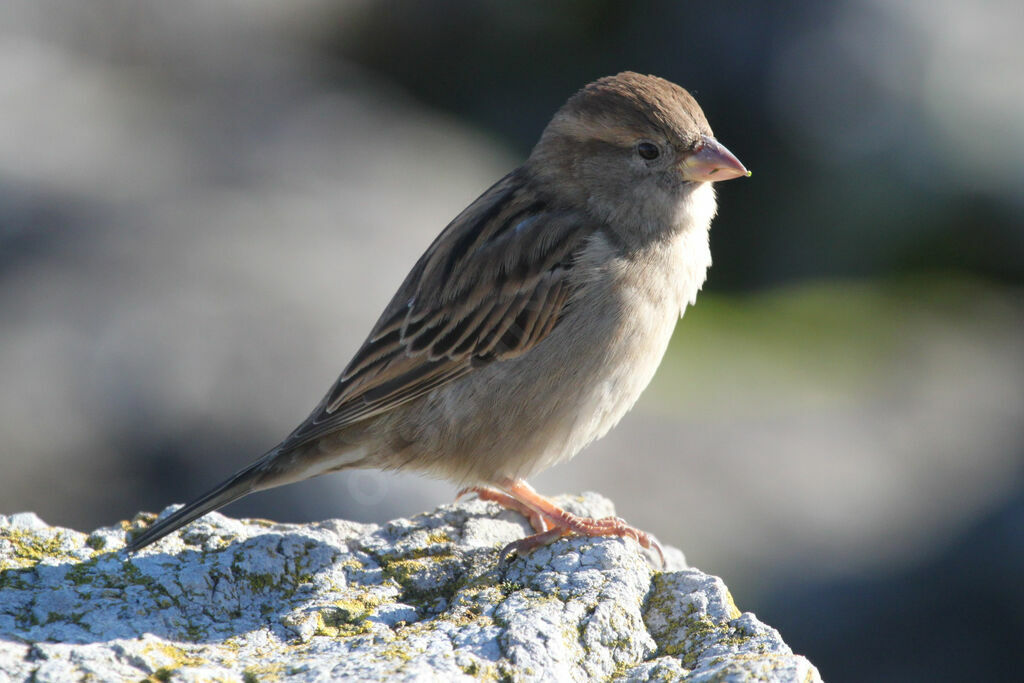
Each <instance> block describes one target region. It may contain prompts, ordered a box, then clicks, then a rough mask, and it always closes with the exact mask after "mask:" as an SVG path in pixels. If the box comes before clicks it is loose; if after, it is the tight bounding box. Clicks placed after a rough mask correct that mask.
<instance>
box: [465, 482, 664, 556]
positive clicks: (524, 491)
mask: <svg viewBox="0 0 1024 683" xmlns="http://www.w3.org/2000/svg"><path fill="white" fill-rule="evenodd" d="M467 493H476V494H477V496H479V497H480V499H481V500H489V501H493V502H495V503H498V504H499V505H502V506H503V507H506V508H509V509H511V510H515V511H516V512H519V513H520V514H522V515H523V516H525V517H526V518H527V519H528V520H530V526H532V527H533V530H534V531H535V532H537V533H535V534H533V535H532V536H527V537H526V538H523V539H520V540H518V541H513V542H512V543H509V544H508V545H506V546H505V547H504V548H502V550H501V556H500V557H501V560H502V561H503V562H504V561H505V560H506V559H507V558H508V557H509V556H510V555H511V554H512V553H516V554H519V555H526V554H529V553H531V552H533V551H534V550H536V549H537V548H540V547H542V546H545V545H548V544H550V543H552V542H554V541H556V540H558V539H559V538H561V537H563V536H567V535H569V534H579V535H581V536H619V537H622V538H632V539H633V540H634V541H636V542H637V543H639V544H640V546H641V547H643V548H647V549H649V550H654V551H655V552H656V553H657V554H658V559H659V560H660V561H661V566H662V567H664V566H665V553H664V552H663V551H662V549H661V545H659V544H658V541H657V539H655V538H654V537H653V536H651V535H650V534H648V533H647V532H645V531H641V530H640V529H637V528H636V527H632V526H630V525H628V524H626V522H625V521H624V520H622V519H621V518H619V517H603V518H601V519H592V518H590V517H580V516H578V515H574V514H572V513H571V512H568V511H566V510H564V509H562V508H561V507H559V506H558V505H556V504H555V503H554V502H552V501H551V500H550V499H548V498H545V497H544V496H542V495H540V494H539V493H537V492H536V491H535V490H534V489H533V487H532V486H530V485H529V484H527V483H526V482H525V481H523V480H522V479H514V480H505V481H502V482H501V483H500V489H498V488H490V487H482V486H478V487H473V488H468V489H463V490H462V491H460V492H459V495H460V496H461V495H463V494H467Z"/></svg>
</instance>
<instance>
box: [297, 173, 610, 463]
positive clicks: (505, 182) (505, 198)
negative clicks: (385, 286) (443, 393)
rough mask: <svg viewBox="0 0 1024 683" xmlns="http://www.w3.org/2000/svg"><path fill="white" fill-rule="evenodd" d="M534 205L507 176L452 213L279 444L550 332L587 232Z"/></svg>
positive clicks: (305, 437) (372, 410) (334, 425)
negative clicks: (362, 338)
mask: <svg viewBox="0 0 1024 683" xmlns="http://www.w3.org/2000/svg"><path fill="white" fill-rule="evenodd" d="M537 197H538V194H537V192H536V190H530V191H527V187H526V182H525V180H524V176H523V174H522V172H521V171H514V172H512V173H510V174H509V175H508V176H506V177H505V178H503V179H502V180H501V181H499V182H498V183H496V184H495V185H494V186H493V187H491V188H490V189H489V190H488V191H487V192H485V193H484V194H483V195H482V196H481V197H480V198H479V199H477V200H476V201H475V202H473V204H471V205H470V206H469V207H467V208H466V209H465V210H464V211H463V212H462V213H461V214H459V216H457V217H456V218H455V220H453V221H452V222H451V223H450V224H449V225H448V227H447V228H445V230H444V231H443V232H442V233H441V234H440V235H439V236H438V237H437V239H436V240H434V243H433V244H432V245H431V246H430V247H429V248H428V249H427V251H426V253H424V254H423V256H422V257H421V258H420V260H419V261H418V262H417V263H416V266H415V267H414V268H413V269H412V272H410V273H409V275H408V277H407V278H406V280H405V282H404V283H403V284H402V286H401V288H400V289H399V290H398V293H397V294H396V295H395V297H394V298H393V299H392V300H391V303H390V304H388V307H387V308H386V309H385V311H384V314H383V315H382V316H381V318H380V320H378V321H377V324H376V325H375V326H374V328H373V331H372V332H371V333H370V336H369V337H368V338H367V340H366V341H365V342H364V343H363V345H362V347H361V348H360V349H359V351H358V352H357V353H356V355H355V357H354V358H353V359H352V361H351V362H350V363H349V364H348V367H346V368H345V371H344V372H343V373H342V375H341V377H339V378H338V381H337V382H336V383H335V384H334V386H333V387H332V388H331V390H330V391H329V392H328V393H327V395H326V396H325V397H324V399H323V401H322V402H321V403H320V406H319V407H318V408H317V409H316V410H315V411H314V412H313V414H312V415H310V417H309V418H308V419H307V420H306V421H305V422H304V423H303V424H302V425H300V426H299V427H298V428H297V429H296V430H295V431H294V432H293V433H292V434H291V435H290V436H289V437H288V439H286V440H285V442H284V444H283V445H284V446H285V447H289V446H298V445H300V444H302V443H307V442H309V441H311V440H313V439H316V438H319V437H321V436H324V435H326V434H328V433H330V432H333V431H336V430H338V429H341V428H343V427H345V426H347V425H350V424H352V423H354V422H357V421H359V420H363V419H366V418H368V417H372V416H374V415H379V414H381V413H383V412H386V411H388V410H391V409H393V408H395V407H396V406H399V405H401V404H403V403H406V402H408V401H411V400H413V399H415V398H418V397H420V396H423V395H425V394H426V393H428V392H430V391H432V390H433V389H436V388H437V387H439V386H442V385H444V384H446V383H448V382H451V381H452V380H454V379H456V378H458V377H462V376H463V375H466V374H468V373H470V372H473V370H474V369H476V368H478V367H480V366H482V365H485V364H487V363H491V362H500V361H502V360H507V359H509V358H514V357H516V356H519V355H521V354H523V353H526V352H527V351H529V350H530V349H531V348H533V347H534V346H536V345H537V344H538V343H539V342H540V341H541V340H543V339H544V338H545V337H546V336H547V335H548V334H550V332H551V330H552V329H554V327H555V326H556V325H557V324H558V322H559V320H560V318H561V316H562V314H563V312H564V310H565V308H566V304H567V303H568V302H569V300H570V295H571V293H572V292H571V289H572V285H571V283H570V280H569V277H568V274H569V271H570V270H571V269H572V267H573V265H574V261H575V255H576V253H577V252H578V250H579V249H580V248H582V246H583V244H584V243H585V240H586V237H587V236H588V235H589V234H591V233H592V232H594V228H593V227H592V226H591V224H590V223H589V222H588V221H584V220H581V218H580V216H579V214H577V213H573V212H569V211H563V210H559V209H558V208H557V207H554V206H553V205H552V204H551V202H549V201H547V200H544V199H538V198H537Z"/></svg>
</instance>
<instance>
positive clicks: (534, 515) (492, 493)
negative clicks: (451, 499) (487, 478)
mask: <svg viewBox="0 0 1024 683" xmlns="http://www.w3.org/2000/svg"><path fill="white" fill-rule="evenodd" d="M471 493H475V494H476V497H477V498H479V499H480V500H487V501H490V502H492V503H497V504H498V505H500V506H502V507H503V508H508V509H509V510H514V511H515V512H518V513H519V514H521V515H522V516H523V517H526V519H527V520H529V522H530V526H532V527H533V530H534V531H536V532H537V533H538V534H542V533H544V532H546V531H548V530H549V529H550V528H551V525H550V524H548V520H547V519H546V518H545V517H544V515H542V514H541V513H539V512H537V511H536V510H534V509H533V508H531V507H529V506H528V505H524V504H523V503H520V502H519V501H518V500H516V499H515V498H513V497H512V496H510V495H508V494H507V493H503V492H502V491H499V490H498V489H492V488H490V487H488V486H470V487H467V488H464V489H462V490H461V491H459V492H458V493H457V494H456V495H455V500H458V499H459V498H462V497H463V496H468V495H469V494H471Z"/></svg>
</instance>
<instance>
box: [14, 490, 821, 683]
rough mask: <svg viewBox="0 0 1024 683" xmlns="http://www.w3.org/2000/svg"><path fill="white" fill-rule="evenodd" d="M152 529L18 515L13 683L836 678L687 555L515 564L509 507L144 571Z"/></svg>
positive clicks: (248, 530) (214, 533) (336, 525)
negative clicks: (137, 538)
mask: <svg viewBox="0 0 1024 683" xmlns="http://www.w3.org/2000/svg"><path fill="white" fill-rule="evenodd" d="M561 502H562V503H563V504H564V505H565V506H566V507H567V508H569V509H571V510H573V511H575V512H577V513H580V514H587V515H598V516H603V515H608V514H612V512H613V511H612V509H611V504H610V503H609V502H608V501H607V500H606V499H603V498H601V497H599V496H597V495H594V494H585V495H584V496H582V497H571V498H570V497H566V498H562V499H561ZM171 509H173V508H169V509H168V511H170V510H171ZM151 519H152V516H151V515H140V516H138V517H137V518H136V519H135V520H133V522H132V523H124V524H122V525H121V526H116V527H108V528H103V529H98V530H96V531H94V532H93V533H92V534H89V535H86V534H82V533H79V532H77V531H72V530H69V529H62V528H56V527H50V526H48V525H46V524H45V523H44V522H42V521H41V520H40V519H39V518H38V517H36V516H35V515H34V514H31V513H23V514H17V515H11V516H6V517H5V516H0V683H5V682H6V681H28V680H32V681H38V682H43V681H73V680H77V681H82V680H97V681H117V680H131V681H138V680H140V679H144V680H152V681H208V680H218V681H240V682H246V683H249V682H252V681H263V680H268V681H274V680H289V681H292V680H294V681H328V680H385V679H386V680H471V679H481V678H482V679H498V680H557V681H572V680H594V679H605V680H606V679H615V680H619V679H622V680H634V681H646V680H673V679H685V680H692V681H747V680H758V681H765V680H773V681H774V680H779V681H817V680H820V677H819V676H818V672H817V670H816V669H815V668H814V666H813V665H811V663H810V662H808V661H807V660H806V659H805V658H803V657H800V656H797V655H794V654H793V653H792V651H791V650H790V649H789V647H787V646H786V644H785V643H784V642H783V641H782V638H781V637H780V636H779V633H778V632H777V631H775V630H774V629H772V628H770V627H768V626H766V625H764V624H762V623H761V622H760V621H758V620H757V618H756V617H755V616H754V615H753V614H749V613H748V614H741V613H740V611H739V610H738V609H737V608H736V606H735V605H734V604H733V601H732V598H731V596H730V595H729V592H728V590H727V589H726V587H725V585H724V584H723V583H722V581H721V579H718V578H716V577H713V576H708V575H707V574H704V573H702V572H700V571H698V570H696V569H692V568H686V566H685V562H684V559H683V556H682V554H681V553H680V552H679V551H678V550H675V549H672V548H669V549H667V552H666V555H667V558H668V567H667V568H666V571H660V572H659V571H653V570H652V569H650V567H649V566H648V563H647V562H646V561H645V558H644V556H643V555H642V554H641V553H640V552H639V551H638V547H637V546H636V544H635V543H633V542H632V541H623V540H621V539H596V540H595V539H584V538H569V539H563V540H561V541H559V542H557V543H555V544H553V545H552V546H550V547H548V548H542V549H539V550H537V551H535V552H534V553H533V554H531V555H530V556H528V557H521V558H516V559H513V560H511V561H510V562H509V563H507V564H506V565H504V566H501V565H499V563H498V557H497V556H498V550H499V549H500V548H501V547H502V545H503V544H505V543H507V542H508V541H511V540H514V539H516V538H519V537H521V536H522V535H523V534H524V533H525V531H526V530H527V525H526V523H525V521H524V520H523V519H522V518H521V517H520V516H519V515H517V514H514V513H512V512H509V511H504V510H501V509H500V508H498V507H497V506H496V505H494V504H491V503H483V502H480V501H470V502H467V503H461V504H455V505H446V506H442V507H440V508H438V509H437V510H435V511H433V512H431V513H428V514H423V515H419V516H417V517H415V518H413V519H397V520H394V521H392V522H389V523H387V524H384V525H381V526H376V525H365V524H355V523H352V522H344V521H338V520H330V521H326V522H322V523H318V524H307V525H289V524H274V523H271V522H266V521H261V520H249V521H239V520H235V519H230V518H228V517H224V516H223V515H219V514H216V513H215V514H212V515H209V516H208V517H206V518H204V519H203V520H201V521H200V522H199V523H197V524H193V525H191V526H189V527H187V528H186V529H185V530H184V531H183V532H182V533H180V534H174V535H172V536H171V537H169V538H167V539H164V540H163V541H161V542H159V543H158V544H156V545H155V546H152V547H151V548H148V549H146V550H145V551H143V552H141V553H139V554H138V555H136V556H133V557H129V556H126V555H125V554H124V553H123V551H122V549H123V546H124V541H125V536H126V533H127V532H129V531H131V530H132V529H133V527H136V526H138V525H141V524H144V523H147V522H148V521H150V520H151Z"/></svg>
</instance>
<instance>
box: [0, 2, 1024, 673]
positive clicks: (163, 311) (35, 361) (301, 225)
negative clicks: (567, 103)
mask: <svg viewBox="0 0 1024 683" xmlns="http://www.w3.org/2000/svg"><path fill="white" fill-rule="evenodd" d="M1022 29H1024V18H1022V15H1021V12H1020V8H1019V3H1017V2H1011V1H1009V0H1004V1H1000V0H981V1H977V2H973V3H961V2H951V1H949V0H939V1H938V2H936V1H935V0H930V1H926V0H906V1H902V2H883V0H841V1H837V2H832V3H817V2H803V3H800V2H776V3H756V4H755V3H700V4H691V3H676V2H667V1H663V2H647V3H630V2H610V1H599V2H582V1H577V2H541V1H531V2H519V3H515V4H514V5H513V4H509V3H499V2H493V1H481V0H458V1H456V0H447V1H445V2H435V3H421V4H413V3H393V2H343V1H337V0H297V1H293V2H288V3H280V2H273V1H271V0H262V1H261V0H257V1H255V2H248V3H207V2H196V1H182V2H176V3H166V2H159V1H158V0H141V1H140V0H93V2H89V3H80V2H70V1H69V2H54V1H51V0H14V1H12V2H7V3H4V4H3V5H2V6H0V377H2V381H0V444H2V446H0V464H2V474H0V513H12V512H16V511H22V510H33V511H35V512H37V513H38V514H40V516H42V517H43V518H44V519H45V520H46V521H48V522H50V523H54V524H60V525H65V526H70V527H73V528H76V529H79V530H88V529H92V528H94V527H96V526H99V525H109V524H113V523H115V522H116V521H117V520H119V519H124V518H130V517H131V516H133V515H134V514H135V513H136V512H137V511H138V510H151V511H158V510H160V509H162V508H163V507H164V506H165V505H167V504H169V503H172V502H181V501H185V500H186V499H189V498H191V497H193V496H194V495H196V494H198V493H200V492H202V491H203V490H204V489H206V488H207V487H209V486H211V485H212V484H214V483H216V482H217V481H219V480H220V479H221V478H222V477H224V476H225V475H227V474H229V473H230V472H232V471H234V470H235V469H236V468H238V467H240V466H241V465H243V464H245V463H247V462H248V461H250V460H251V459H253V458H254V457H255V456H257V455H259V454H260V453H262V452H263V451H264V450H266V449H267V448H269V447H270V446H272V445H274V444H275V443H276V442H277V440H278V439H280V438H281V437H282V436H284V435H285V434H286V433H287V432H288V431H289V430H290V429H291V428H292V427H293V426H294V425H295V424H296V423H297V422H298V421H299V420H301V419H302V418H304V417H305V415H306V414H307V412H308V411H309V410H310V409H312V407H313V406H314V405H315V403H316V402H317V401H318V400H319V398H320V397H321V395H322V393H323V392H324V391H325V390H326V389H327V388H328V386H329V385H330V383H331V382H332V380H333V379H334V377H335V376H336V375H337V373H338V372H339V371H340V370H341V368H342V366H343V365H344V364H345V362H346V361H347V360H348V358H349V357H350V355H351V354H352V353H353V352H354V350H355V349H356V347H357V346H358V344H359V343H360V342H361V341H362V339H363V338H364V336H365V334H366V333H367V332H368V330H369V328H370V326H371V325H372V323H373V322H374V321H375V319H376V316H377V314H378V313H379V311H380V310H381V309H382V307H383V306H384V304H385V303H386V302H387V300H388V299H389V298H390V296H391V294H392V293H393V292H394V290H395V289H396V288H397V286H398V284H399V283H400V281H401V279H402V277H403V276H404V274H405V273H406V271H407V270H408V268H409V267H410V266H411V265H412V263H413V262H414V261H415V259H416V258H417V257H418V255H419V254H420V253H421V252H422V250H423V249H424V248H425V247H426V246H427V244H428V243H429V242H430V240H431V239H432V238H433V236H434V235H435V234H436V233H437V232H439V231H440V229H441V228H442V227H443V226H444V225H445V224H446V223H447V222H448V220H450V219H451V218H452V217H453V216H454V215H455V214H456V213H457V212H458V211H459V210H460V209H462V208H463V207H464V206H465V205H466V204H467V203H469V202H470V201H471V200H472V199H474V198H475V197H476V196H477V195H478V194H479V193H480V192H482V191H483V190H484V189H486V188H487V187H488V186H489V185H490V184H491V183H492V182H493V181H494V180H496V179H497V178H499V177H500V176H501V175H503V174H504V173H505V172H507V171H508V170H510V169H511V168H513V167H514V166H516V165H517V164H518V163H520V162H521V160H522V159H523V158H524V157H525V156H526V155H527V154H528V153H529V150H530V148H531V146H532V144H533V143H534V141H535V140H536V138H537V137H538V135H539V134H540V131H541V130H542V129H543V127H544V125H545V124H546V122H547V120H548V118H549V117H550V116H551V114H552V113H553V112H554V111H555V110H556V109H557V108H558V107H559V106H560V105H561V104H562V103H563V102H564V100H565V99H566V98H567V97H568V96H569V95H571V94H572V93H573V92H574V91H575V90H576V89H578V88H579V87H581V86H582V85H584V84H585V83H587V82H589V81H591V80H593V79H595V78H597V77H600V76H604V75H608V74H612V73H616V72H618V71H621V70H625V69H632V70H636V71H641V72H645V73H655V74H658V75H660V76H663V77H665V78H668V79H670V80H673V81H676V82H678V83H679V84H681V85H683V86H684V87H687V88H688V89H690V90H691V91H692V92H693V93H694V94H695V95H696V97H697V99H698V100H699V101H700V103H701V105H702V106H703V108H704V110H705V112H706V114H707V117H708V119H709V120H710V121H711V123H712V126H713V127H714V129H715V132H716V134H717V136H718V138H719V139H720V140H721V141H722V142H723V143H724V144H726V145H727V146H728V147H729V148H730V149H731V150H732V151H733V152H734V153H736V154H737V156H739V157H740V158H741V159H742V160H743V161H744V163H745V164H746V165H747V166H748V167H749V168H751V169H753V172H754V174H753V177H752V178H751V179H749V180H742V181H734V182H729V183H725V184H722V185H721V186H719V203H720V211H719V217H718V219H717V220H716V221H715V224H714V228H713V230H712V248H713V252H714V254H715V265H714V267H713V268H712V270H711V272H710V279H709V281H708V283H707V284H706V285H705V288H704V293H703V294H702V295H701V298H700V300H699V301H698V305H697V306H696V307H695V308H693V309H691V310H690V311H688V312H687V314H686V318H685V320H684V321H683V322H682V323H681V324H680V326H679V327H678V329H677V334H676V337H675V339H674V340H673V343H672V347H671V349H670V352H669V355H668V356H667V358H666V360H665V362H664V363H663V365H662V368H661V370H660V372H659V374H658V376H657V377H656V379H655V380H654V383H653V384H652V386H651V388H650V389H649V390H648V392H647V393H646V394H645V396H644V398H643V399H642V400H641V402H640V404H639V405H638V406H637V408H636V409H635V410H634V411H633V412H632V413H631V414H630V415H629V416H628V417H627V418H626V419H625V420H624V421H623V423H622V424H621V425H620V427H619V428H618V429H616V430H615V431H613V432H612V433H611V434H610V435H609V436H608V437H607V438H605V439H604V440H602V441H601V442H599V443H597V444H595V445H594V446H592V447H591V448H589V449H588V451H587V452H585V453H584V454H583V455H581V457H579V458H577V459H575V460H574V461H573V462H571V463H570V464H568V465H564V466H561V467H558V468H555V469H553V470H550V471H548V472H547V473H545V474H544V475H543V476H541V477H538V478H537V479H536V480H535V481H534V482H533V483H534V484H535V485H536V486H537V487H538V488H539V489H540V490H541V491H544V492H546V493H549V494H555V493H559V492H575V491H582V490H595V491H600V492H602V493H603V494H605V495H607V496H609V497H611V498H612V499H613V500H614V501H615V503H616V505H617V509H618V512H619V513H620V514H621V515H623V516H624V517H626V518H627V519H628V520H630V521H631V522H632V523H633V524H635V525H637V526H639V527H641V528H644V529H647V530H649V531H651V532H654V533H655V534H656V535H657V536H658V537H659V538H660V539H661V540H662V541H663V542H665V543H668V544H671V545H675V546H678V547H680V548H682V549H683V550H684V552H685V553H686V555H687V558H688V559H689V561H690V562H691V563H692V564H694V565H695V566H698V567H700V568H702V569H704V570H706V571H709V572H711V573H714V574H718V575H720V576H722V577H723V578H724V579H725V580H726V582H727V583H728V584H729V586H730V587H731V588H732V590H733V593H734V595H735V598H736V601H737V603H738V604H739V605H740V607H741V608H742V609H745V610H752V611H755V612H757V614H758V615H759V616H760V617H761V618H762V619H764V620H765V621H767V622H768V623H770V624H772V625H774V626H776V627H777V628H779V629H780V630H781V631H782V633H783V635H784V637H785V639H786V640H787V642H789V643H790V644H791V645H792V646H793V648H794V649H795V650H796V651H797V652H800V653H802V654H806V655H807V656H808V657H810V659H811V660H812V661H814V662H815V663H816V664H817V665H818V666H819V667H820V670H821V672H822V675H823V676H824V677H825V678H826V679H827V680H831V681H863V680H875V681H911V680H928V681H936V680H1008V679H1011V678H1013V677H1014V674H1013V673H1012V672H1014V671H1016V672H1017V675H1019V669H1016V667H1017V666H1018V665H1019V651H1020V647H1021V646H1024V581H1022V577H1024V476H1022V475H1024V467H1022V464H1024V297H1022V296H1021V294H1022V291H1024V290H1022V285H1024V198H1022V194H1021V187H1022V181H1024V69H1022V67H1024V47H1022V43H1021V41H1020V39H1019V37H1020V33H1021V30H1022ZM453 494H454V490H453V488H452V487H451V486H450V485H448V484H445V483H441V482H433V481H428V480H424V479H421V478H419V477H415V476H395V475H385V474H381V473H378V472H357V473H351V474H345V475H335V476H330V477H324V478H321V479H319V480H315V481H312V482H307V483H304V484H300V485H295V486H291V487H287V488H285V489H281V490H277V491H273V492H269V493H265V494H260V495H257V496H252V497H250V498H247V499H245V500H244V501H242V502H240V503H237V504H235V505H233V506H231V507H229V508H227V509H226V512H227V513H228V514H232V515H236V516H260V517H269V518H275V519H280V520H286V521H303V520H313V519H322V518H326V517H345V518H350V519H357V520H362V521H371V522H382V521H385V520H387V519H389V518H392V517H394V516H397V515H411V514H414V513H416V512H418V511H421V510H425V509H428V508H432V507H433V506H435V505H437V504H438V503H441V502H447V501H449V500H451V498H452V496H453Z"/></svg>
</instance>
